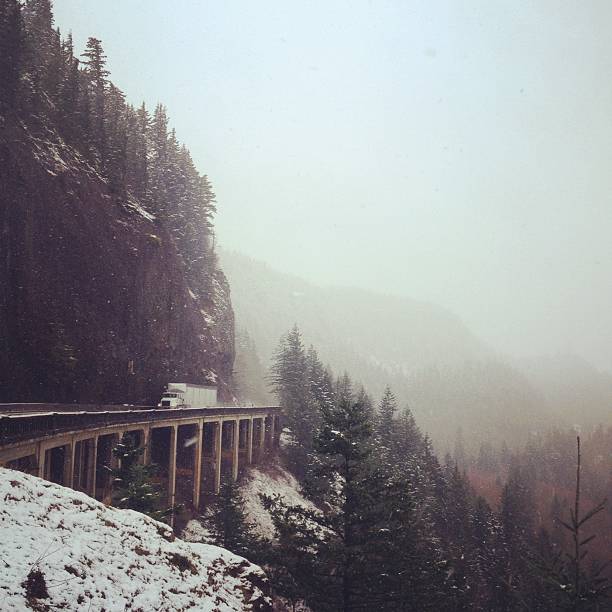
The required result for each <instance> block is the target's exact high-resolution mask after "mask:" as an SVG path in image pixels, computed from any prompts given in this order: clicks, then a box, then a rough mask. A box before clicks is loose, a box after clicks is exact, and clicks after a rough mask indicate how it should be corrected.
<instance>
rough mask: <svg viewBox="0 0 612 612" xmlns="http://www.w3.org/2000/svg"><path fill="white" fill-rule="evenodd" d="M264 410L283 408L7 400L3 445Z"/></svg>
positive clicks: (1, 410) (2, 411) (0, 427)
mask: <svg viewBox="0 0 612 612" xmlns="http://www.w3.org/2000/svg"><path fill="white" fill-rule="evenodd" d="M57 406H62V408H64V409H63V410H56V407H57ZM20 407H23V408H20ZM75 408H76V409H75ZM105 408H106V409H105ZM262 414H280V408H279V407H278V406H231V407H218V406H215V407H206V408H163V409H162V408H155V407H153V406H137V407H136V406H113V407H112V408H111V409H108V407H104V406H97V405H92V406H89V405H82V406H79V405H74V404H59V405H58V404H4V405H1V406H0V415H1V416H0V448H2V447H3V446H7V445H12V444H16V443H19V442H24V441H26V440H36V439H39V438H42V437H48V436H56V435H58V434H61V433H67V432H71V431H85V430H88V429H103V428H106V427H114V426H117V425H127V426H130V425H137V424H143V423H146V424H154V423H156V422H160V421H189V420H194V419H202V418H204V419H211V420H212V419H220V418H221V419H222V418H226V419H231V418H233V417H237V416H258V415H262Z"/></svg>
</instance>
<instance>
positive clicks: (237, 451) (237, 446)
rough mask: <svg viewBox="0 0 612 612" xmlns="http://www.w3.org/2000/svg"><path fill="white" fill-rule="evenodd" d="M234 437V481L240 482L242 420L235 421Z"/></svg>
mask: <svg viewBox="0 0 612 612" xmlns="http://www.w3.org/2000/svg"><path fill="white" fill-rule="evenodd" d="M233 431H234V436H233V438H232V442H233V444H234V447H233V449H232V450H233V452H232V479H233V480H234V481H236V480H238V460H239V457H240V419H236V420H235V421H234V429H233Z"/></svg>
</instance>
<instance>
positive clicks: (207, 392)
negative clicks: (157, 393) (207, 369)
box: [157, 382, 217, 408]
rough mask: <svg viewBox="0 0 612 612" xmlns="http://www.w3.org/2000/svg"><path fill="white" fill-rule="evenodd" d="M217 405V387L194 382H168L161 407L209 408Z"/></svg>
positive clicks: (160, 402) (159, 405) (160, 403)
mask: <svg viewBox="0 0 612 612" xmlns="http://www.w3.org/2000/svg"><path fill="white" fill-rule="evenodd" d="M216 405H217V387H216V386H214V385H194V384H193V383H184V382H182V383H181V382H177V383H168V385H167V386H166V390H165V391H164V394H163V395H162V397H161V400H160V401H159V404H157V406H158V407H159V408H209V407H213V406H216Z"/></svg>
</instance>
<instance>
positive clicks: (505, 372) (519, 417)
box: [220, 251, 563, 452]
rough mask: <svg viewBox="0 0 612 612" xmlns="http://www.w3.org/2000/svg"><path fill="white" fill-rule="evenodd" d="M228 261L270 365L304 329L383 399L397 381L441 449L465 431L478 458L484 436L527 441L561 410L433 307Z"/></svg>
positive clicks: (236, 257)
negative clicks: (277, 342) (279, 344)
mask: <svg viewBox="0 0 612 612" xmlns="http://www.w3.org/2000/svg"><path fill="white" fill-rule="evenodd" d="M220 257H221V260H222V262H223V268H224V270H225V271H226V273H227V275H228V278H229V280H230V284H231V287H232V302H233V305H234V308H235V312H236V321H237V325H238V326H239V327H242V328H245V329H246V330H247V332H248V334H249V335H250V338H251V342H252V344H253V347H254V350H255V351H256V353H257V356H258V358H259V360H260V361H261V362H262V363H263V364H264V365H265V366H267V365H269V363H270V359H271V357H272V355H273V352H274V348H275V347H274V342H273V340H272V339H274V338H277V337H279V336H280V335H281V334H282V333H283V332H284V330H286V329H288V328H290V327H291V326H292V325H294V324H297V325H298V326H299V327H300V329H301V330H302V332H303V333H304V337H305V339H306V342H307V343H312V344H314V345H315V346H316V347H317V349H318V350H319V353H320V356H321V359H322V360H323V362H324V363H325V364H329V365H331V366H332V367H333V369H334V370H336V371H345V370H346V371H348V372H350V373H351V376H353V377H354V378H355V380H357V381H359V382H360V383H362V384H363V385H364V386H365V387H366V388H367V389H368V390H369V391H370V392H371V393H374V394H381V393H382V392H383V390H384V388H385V386H386V385H387V384H389V385H391V386H392V387H393V389H394V390H395V393H396V394H397V397H398V400H399V402H400V403H401V404H402V405H409V406H410V408H411V410H412V411H413V412H414V414H415V416H416V418H417V420H418V422H419V424H420V425H421V427H422V428H423V429H424V430H425V431H427V432H428V433H429V434H431V435H432V437H433V440H434V443H435V444H436V446H437V448H439V449H440V450H442V451H444V450H447V449H451V450H452V449H453V448H454V445H455V442H456V438H457V433H458V430H459V429H462V430H463V432H464V434H465V444H466V446H467V447H468V448H469V449H471V450H473V451H474V452H476V451H477V450H478V444H479V443H480V441H482V440H496V441H498V442H500V443H501V441H502V440H503V439H506V440H507V441H508V442H509V443H511V442H519V441H525V440H526V438H527V435H528V434H529V432H532V431H534V430H541V429H542V428H545V427H546V422H547V419H548V418H550V416H551V414H553V412H554V411H553V410H551V407H550V405H549V404H548V403H547V402H546V400H545V398H544V396H543V394H542V392H540V391H539V390H538V389H537V388H536V387H535V385H534V384H532V383H531V382H530V381H529V380H528V379H527V377H526V376H525V375H524V374H522V373H521V371H520V370H518V369H517V368H516V367H512V366H511V365H509V364H508V363H507V362H505V361H504V360H503V359H502V358H500V357H499V356H497V355H496V354H495V353H494V351H493V350H492V349H491V348H489V347H487V346H485V345H483V343H482V342H480V341H479V340H478V338H476V337H475V336H474V334H472V333H471V332H470V330H469V329H467V328H466V326H465V325H464V324H463V323H462V322H461V320H460V319H459V318H458V317H456V316H454V315H453V314H452V313H450V312H448V311H446V310H444V309H442V308H440V307H438V306H436V305H434V304H429V303H425V302H419V301H416V300H411V299H408V298H400V297H393V296H385V295H379V294H375V293H372V292H368V291H364V290H358V289H343V288H332V287H318V286H316V285H313V284H311V283H308V282H306V281H304V280H302V279H300V278H297V277H292V276H289V275H286V274H282V273H279V272H277V271H275V270H274V269H272V268H270V267H269V266H267V265H265V264H263V263H261V262H257V261H254V260H252V259H249V258H248V257H245V256H243V255H240V254H237V253H231V252H226V251H221V252H220ZM253 347H252V348H253ZM557 416H558V415H557ZM560 418H561V420H563V417H562V416H561V417H560Z"/></svg>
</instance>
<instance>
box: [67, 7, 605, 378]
mask: <svg viewBox="0 0 612 612" xmlns="http://www.w3.org/2000/svg"><path fill="white" fill-rule="evenodd" d="M55 16H56V24H57V25H58V26H59V27H60V28H61V30H62V33H63V34H66V33H67V32H68V31H69V30H72V32H73V35H74V38H75V45H76V50H77V53H80V52H81V50H82V49H83V47H84V43H85V40H86V38H87V37H88V36H96V37H99V38H100V39H101V40H102V42H103V45H104V49H105V51H106V53H107V55H108V65H109V68H110V70H111V78H112V79H113V81H114V82H115V83H116V84H117V85H118V86H119V87H120V88H122V89H124V90H125V91H126V93H127V94H128V99H129V100H130V101H131V102H133V103H135V104H138V103H140V101H142V100H145V101H146V102H147V104H148V106H149V107H150V108H152V107H153V106H154V105H155V104H156V103H157V102H158V101H161V102H163V103H164V104H166V105H167V107H168V110H169V114H170V118H171V123H172V125H173V126H174V127H176V130H177V135H178V137H179V139H180V140H181V141H183V142H185V143H186V144H187V146H188V147H189V149H190V151H191V152H192V154H193V157H194V160H195V161H196V164H197V166H198V167H199V169H200V170H201V171H202V172H205V173H206V174H208V175H209V177H210V179H211V181H212V183H213V186H214V188H215V191H216V193H217V199H218V215H217V219H216V231H217V236H218V241H219V243H220V244H221V245H222V246H223V247H225V248H227V249H232V250H237V251H240V252H242V253H245V254H246V255H248V256H250V257H253V258H256V259H260V260H263V261H266V262H267V263H269V265H271V266H272V267H274V268H277V269H279V270H281V271H283V272H287V273H291V274H294V275H297V276H300V277H303V278H305V279H307V280H309V281H311V282H314V283H317V284H322V285H343V286H355V287H361V288H364V289H369V290H373V291H377V292H382V293H386V294H398V295H405V296H409V297H412V298H414V299H417V300H424V301H430V302H434V303H436V304H439V305H441V306H443V307H445V308H447V309H449V310H451V311H452V312H454V313H456V314H457V315H458V316H459V317H461V319H462V320H463V321H465V323H466V324H467V325H468V326H469V327H470V329H471V330H473V331H474V333H476V334H477V335H478V336H479V337H481V338H482V339H483V340H484V341H485V342H487V343H489V344H490V345H492V346H493V347H495V348H496V349H497V350H499V351H502V352H506V353H509V354H510V355H512V356H514V357H518V358H522V357H530V356H535V355H538V354H540V353H545V354H556V353H559V352H561V353H575V354H577V355H579V356H580V357H582V358H584V359H586V360H588V361H589V362H592V363H593V364H594V365H596V366H598V367H601V368H606V369H608V370H610V371H612V351H610V348H609V347H610V346H611V345H612V283H611V282H610V278H609V276H610V274H609V266H610V262H611V261H612V241H611V240H610V234H611V230H612V205H611V204H612V203H611V202H610V195H609V192H610V187H611V183H612V179H611V178H610V175H609V170H608V163H607V162H608V161H609V160H610V159H612V121H611V120H610V119H611V117H612V85H611V80H610V77H609V75H610V74H611V70H610V69H611V68H612V40H610V37H609V35H608V30H609V28H608V27H607V26H608V24H610V23H611V20H612V5H609V4H607V3H605V2H590V3H588V5H581V6H578V5H576V6H570V5H559V4H558V3H552V2H540V3H537V5H530V4H528V3H527V2H518V3H503V2H500V3H495V4H491V3H487V2H484V1H474V2H471V3H470V4H469V5H467V4H459V3H454V2H450V1H449V2H436V3H429V2H409V3H406V2H399V1H398V2H379V3H378V2H377V3H373V2H365V1H364V2H331V3H324V4H323V3H322V4H321V5H320V6H319V7H318V9H317V10H315V9H313V5H312V4H311V3H305V2H291V3H283V4H280V3H273V2H263V3H257V4H250V3H245V2H243V3H240V2H225V3H202V2H196V1H193V0H191V1H188V2H187V1H186V2H183V3H181V4H180V5H178V6H176V7H173V8H172V9H170V8H169V6H168V4H167V3H165V2H161V1H160V0H153V1H148V2H144V1H143V0H131V1H129V2H123V3H120V4H115V3H100V2H93V1H92V0H56V2H55Z"/></svg>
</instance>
